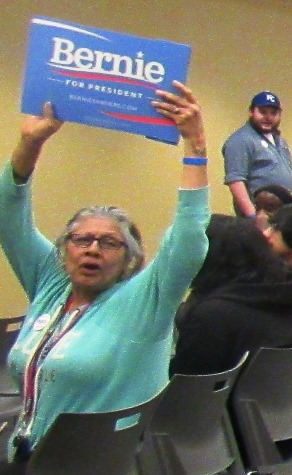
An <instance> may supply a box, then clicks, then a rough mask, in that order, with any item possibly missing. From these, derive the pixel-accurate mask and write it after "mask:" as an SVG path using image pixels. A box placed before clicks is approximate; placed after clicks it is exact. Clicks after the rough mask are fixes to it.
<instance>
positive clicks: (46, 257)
mask: <svg viewBox="0 0 292 475" xmlns="http://www.w3.org/2000/svg"><path fill="white" fill-rule="evenodd" d="M174 85H175V86H176V88H177V91H178V95H176V94H172V93H168V92H166V91H162V90H159V91H156V93H157V101H153V102H152V104H153V106H154V107H155V108H156V109H157V110H158V111H159V112H161V113H162V114H163V115H164V116H166V117H168V118H171V119H172V120H173V121H174V122H175V124H176V125H177V127H178V129H179V131H180V134H181V136H182V137H183V139H184V149H185V157H184V159H183V170H182V181H181V187H180V190H179V200H178V206H177V211H176V214H175V217H174V222H173V224H172V226H171V227H170V229H169V230H168V232H167V233H166V235H165V238H164V240H163V241H162V243H161V245H160V247H159V250H158V253H157V255H156V257H155V258H154V259H153V260H152V261H151V262H150V263H149V264H148V265H147V266H146V267H144V266H143V261H144V259H143V257H144V251H143V246H142V242H141V236H140V233H139V231H138V229H137V228H136V226H135V225H134V224H133V223H132V221H131V220H130V219H129V217H128V216H127V214H126V213H125V212H123V211H122V210H120V209H118V208H116V207H112V206H110V207H104V206H101V207H100V206H94V207H92V208H89V209H85V210H81V211H80V212H77V214H75V216H74V217H73V218H72V219H71V220H70V221H69V222H68V224H67V225H66V226H65V229H64V231H63V233H62V234H61V237H60V238H59V239H58V240H57V246H55V245H54V244H53V243H52V242H50V241H49V240H48V239H46V238H45V237H44V236H43V235H42V234H41V233H40V231H39V230H38V229H37V228H36V226H35V223H34V218H33V213H32V207H31V178H30V177H31V175H32V172H33V170H34V168H35V165H36V162H37V160H38V157H39V154H40V152H41V149H42V146H43V145H44V144H45V142H46V140H47V139H49V137H50V136H52V135H53V134H54V133H55V132H57V131H58V130H59V129H60V127H61V125H62V124H61V122H59V121H58V120H56V119H55V118H54V115H53V109H52V106H51V105H50V104H46V105H45V107H44V115H43V117H35V116H27V117H26V119H25V120H24V123H23V126H22V130H21V138H20V141H19V143H18V145H17V146H16V148H15V150H14V152H13V155H12V159H11V161H10V162H9V163H8V164H7V165H6V167H5V169H4V171H3V172H2V174H1V176H0V240H1V244H2V247H3V250H4V252H5V253H6V256H7V258H8V259H9V262H10V264H11V265H12V267H13V269H14V271H15V273H16V275H17V277H18V279H19V281H20V283H21V284H22V286H23V287H24V289H25V291H26V293H27V295H28V298H29V302H30V304H29V308H28V311H27V317H26V319H25V322H24V325H23V327H22V329H21V331H20V334H19V337H18V340H17V342H16V344H15V345H14V347H13V348H12V350H11V352H10V355H9V364H10V367H11V370H12V374H13V376H14V378H15V380H16V381H17V383H18V385H19V388H20V390H21V392H22V394H23V395H24V398H23V410H22V413H21V416H20V418H19V421H18V423H17V425H16V428H15V432H14V435H13V436H12V438H11V443H10V450H9V457H10V460H11V462H12V463H11V464H8V467H7V466H6V467H5V466H1V467H0V473H1V475H4V474H7V473H13V474H14V475H15V474H16V473H17V474H18V473H25V465H26V461H27V459H28V458H29V457H30V454H31V452H32V451H33V450H34V448H35V447H36V445H37V444H38V443H39V441H40V440H41V439H42V437H43V435H44V434H45V433H46V432H47V431H48V429H49V428H50V426H51V425H52V424H53V422H54V421H55V419H56V418H57V417H58V415H59V414H60V413H64V412H96V411H108V410H118V409H122V408H125V407H129V406H135V405H137V404H139V403H141V402H143V401H146V400H148V399H149V398H151V397H153V396H154V395H155V394H156V393H157V392H158V391H159V390H161V389H162V388H163V387H164V386H165V385H166V383H167V381H168V365H169V359H170V352H171V344H172V333H173V320H174V316H175V312H176V309H177V307H178V305H179V303H180V301H181V299H182V296H183V295H184V293H185V290H186V288H187V287H188V286H189V284H190V281H191V279H192V275H193V272H195V273H196V272H197V271H198V270H199V268H200V266H201V265H202V262H203V260H204V258H205V255H206V252H207V248H208V241H207V238H206V234H205V230H206V226H207V224H208V221H209V205H208V188H207V183H208V181H207V167H206V165H207V158H206V141H205V134H204V127H203V121H202V116H201V109H200V106H199V104H198V102H197V99H196V98H195V96H194V95H193V93H192V91H191V90H190V89H188V88H187V87H185V86H184V85H183V84H181V83H179V82H177V81H175V82H174ZM74 186H75V184H74ZM74 189H75V188H74ZM17 462H20V463H17ZM4 465H5V464H4Z"/></svg>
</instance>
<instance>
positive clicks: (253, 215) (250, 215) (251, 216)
mask: <svg viewBox="0 0 292 475" xmlns="http://www.w3.org/2000/svg"><path fill="white" fill-rule="evenodd" d="M245 217H246V218H249V219H254V218H256V217H257V215H256V213H252V214H246V215H245Z"/></svg>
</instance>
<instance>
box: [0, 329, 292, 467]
mask: <svg viewBox="0 0 292 475" xmlns="http://www.w3.org/2000/svg"><path fill="white" fill-rule="evenodd" d="M12 323H16V322H12V320H10V321H9V325H11V324H12ZM1 325H3V326H4V325H5V322H4V321H0V326H1ZM6 325H7V322H6ZM1 330H3V328H2V329H1V328H0V331H1ZM12 333H13V332H11V335H9V337H7V340H8V339H9V338H10V342H9V343H7V347H5V344H4V342H3V345H2V340H4V337H3V335H5V332H2V333H1V334H0V348H1V350H0V360H1V361H0V424H1V422H2V421H5V420H7V417H8V413H7V412H6V413H5V410H4V409H5V402H4V401H5V399H7V400H8V399H9V398H10V399H11V398H15V401H16V400H17V397H18V396H16V395H15V390H14V389H12V386H11V381H9V379H8V376H7V373H6V370H5V366H4V365H3V362H4V360H5V359H6V355H7V351H8V349H9V348H8V347H9V345H11V340H12V339H13V336H12ZM14 338H15V335H14ZM3 348H4V350H3ZM5 351H6V354H5V356H4V353H5ZM291 362H292V348H283V349H269V348H264V349H260V350H259V351H258V352H257V353H256V354H255V355H254V356H253V357H252V358H249V357H248V354H246V355H244V357H243V358H242V359H241V361H240V362H239V363H238V365H237V366H236V367H235V368H232V369H230V370H229V371H226V372H224V373H219V374H212V375H196V376H189V375H175V376H174V377H173V378H172V380H171V381H170V383H169V384H168V385H167V387H166V388H165V389H164V390H162V391H161V392H160V393H159V394H157V395H156V396H155V397H154V398H152V399H151V400H150V401H147V402H145V403H143V404H141V405H139V406H136V407H134V408H127V409H124V410H122V411H113V412H110V413H94V414H61V415H60V416H59V418H58V419H57V420H56V421H55V424H54V425H53V426H52V428H51V429H50V431H49V432H48V433H47V434H46V436H45V437H44V438H43V440H42V442H41V443H40V444H39V446H38V447H37V449H36V450H35V451H34V453H33V456H32V457H31V459H30V462H29V467H28V474H29V475H52V474H54V475H68V474H69V473H70V475H80V474H86V475H96V474H98V475H215V474H219V473H220V474H226V475H227V474H230V475H246V474H247V473H250V474H251V473H254V474H259V475H280V474H281V475H291V474H292V377H291V376H292V364H291ZM290 368H291V369H290ZM11 391H12V392H11ZM13 391H14V393H13ZM12 394H13V395H12ZM2 403H3V404H4V406H2ZM2 409H3V412H2ZM18 410H19V407H17V404H16V405H15V413H14V414H12V413H11V414H10V416H11V417H13V415H14V416H15V414H16V413H17V411H18ZM133 415H136V416H137V415H139V417H136V418H135V423H133V424H132V425H130V426H129V427H127V428H126V429H119V420H120V419H121V418H124V417H130V416H133ZM5 417H6V419H5Z"/></svg>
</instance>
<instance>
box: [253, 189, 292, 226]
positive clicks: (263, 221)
mask: <svg viewBox="0 0 292 475" xmlns="http://www.w3.org/2000/svg"><path fill="white" fill-rule="evenodd" d="M253 199H254V206H255V210H256V223H257V226H258V227H259V228H260V229H262V230H264V229H266V228H267V227H268V220H269V217H270V216H271V215H272V214H273V213H274V212H275V211H277V210H278V209H279V208H281V207H282V206H284V205H285V204H290V203H292V192H291V191H290V190H288V189H287V188H285V187H284V186H281V185H267V186H263V187H262V188H258V189H257V190H256V191H255V192H254V194H253Z"/></svg>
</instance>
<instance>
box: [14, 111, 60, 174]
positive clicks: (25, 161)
mask: <svg viewBox="0 0 292 475" xmlns="http://www.w3.org/2000/svg"><path fill="white" fill-rule="evenodd" d="M61 125H62V122H61V121H59V120H57V119H55V118H54V111H53V107H52V104H51V103H49V102H47V103H45V104H44V108H43V116H41V117H38V116H34V115H28V116H26V118H25V120H24V122H23V124H22V128H21V137H20V140H19V142H18V144H17V146H16V147H15V149H14V152H13V154H12V158H11V163H12V168H13V174H14V179H15V181H16V183H25V182H26V181H27V179H28V178H29V176H30V175H31V174H32V172H33V170H34V168H35V165H36V162H37V160H38V158H39V154H40V152H41V149H42V146H43V145H44V143H45V142H46V140H47V139H48V138H49V137H51V135H53V134H54V133H56V132H57V131H58V130H59V129H60V127H61Z"/></svg>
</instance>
